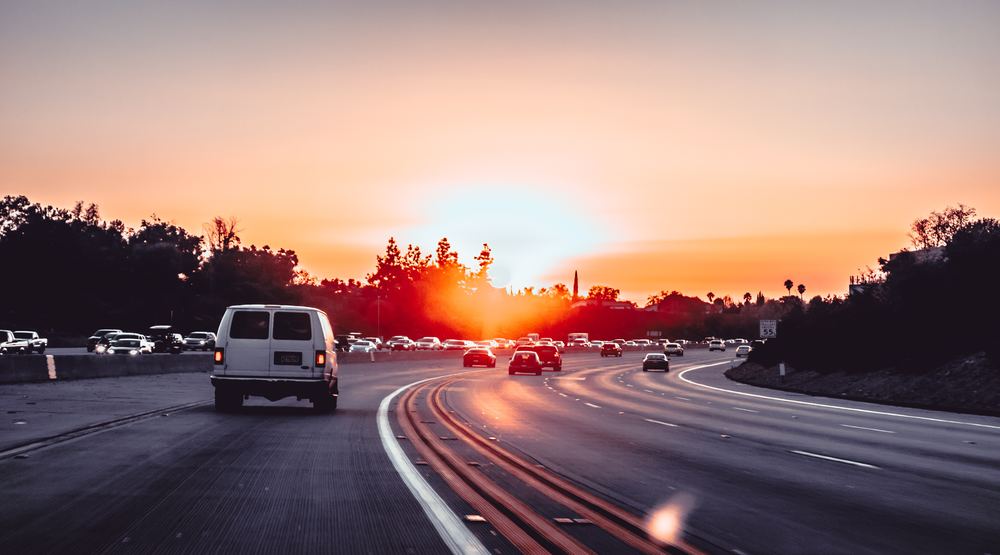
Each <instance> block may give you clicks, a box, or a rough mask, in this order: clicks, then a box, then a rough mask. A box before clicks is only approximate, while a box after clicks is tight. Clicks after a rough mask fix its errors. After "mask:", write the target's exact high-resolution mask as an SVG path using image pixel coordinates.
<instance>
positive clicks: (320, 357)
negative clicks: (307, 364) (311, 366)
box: [316, 351, 326, 368]
mask: <svg viewBox="0 0 1000 555" xmlns="http://www.w3.org/2000/svg"><path fill="white" fill-rule="evenodd" d="M321 366H326V351H316V367H317V368H319V367H321Z"/></svg>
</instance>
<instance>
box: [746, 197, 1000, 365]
mask: <svg viewBox="0 0 1000 555" xmlns="http://www.w3.org/2000/svg"><path fill="white" fill-rule="evenodd" d="M974 216H975V210H974V209H971V208H969V207H966V206H962V205H959V207H958V208H948V209H945V210H944V211H942V212H932V213H931V215H930V216H929V217H927V218H921V219H918V220H916V221H915V222H914V223H913V225H912V227H911V231H912V234H911V239H912V240H913V244H914V247H916V249H917V250H914V251H903V252H901V253H898V254H896V255H894V256H891V257H890V258H889V259H880V260H879V263H880V271H879V272H876V273H873V275H875V276H878V278H877V279H872V278H870V277H869V278H868V279H864V280H859V282H858V287H857V288H855V290H854V292H853V294H851V295H850V296H848V297H847V298H846V299H839V298H836V299H825V300H824V299H818V298H814V299H812V300H811V301H809V303H808V304H807V305H802V306H801V307H795V308H794V309H793V310H790V311H789V312H788V313H787V314H786V315H785V316H784V318H782V321H781V324H780V326H779V334H778V335H779V337H778V339H776V340H774V341H769V342H768V343H767V345H765V346H764V347H762V348H760V349H757V350H755V351H754V352H753V353H751V356H750V359H751V361H756V362H760V363H762V364H765V365H773V364H775V363H777V362H779V361H785V362H787V363H789V364H791V365H792V366H795V367H799V368H808V369H810V370H817V371H836V370H844V371H852V370H853V371H866V370H874V369H881V368H893V369H896V370H899V371H914V372H920V371H924V370H929V369H932V368H934V367H936V366H939V365H941V364H943V363H946V362H948V361H950V360H953V359H955V358H957V357H961V356H966V355H970V354H974V353H977V352H982V351H985V352H986V354H987V356H988V357H989V360H990V361H991V363H992V365H993V366H995V367H1000V319H998V315H1000V297H998V295H997V286H998V284H1000V224H998V222H997V221H996V220H994V219H990V218H984V219H978V220H975V219H973V218H974Z"/></svg>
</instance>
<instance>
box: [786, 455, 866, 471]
mask: <svg viewBox="0 0 1000 555" xmlns="http://www.w3.org/2000/svg"><path fill="white" fill-rule="evenodd" d="M789 453H795V454H796V455H805V456H806V457H813V458H816V459H823V460H826V461H833V462H839V463H843V464H849V465H853V466H860V467H861V468H871V469H874V470H879V467H877V466H875V465H873V464H867V463H863V462H858V461H851V460H847V459H838V458H837V457H828V456H826V455H820V454H819V453H810V452H809V451H789Z"/></svg>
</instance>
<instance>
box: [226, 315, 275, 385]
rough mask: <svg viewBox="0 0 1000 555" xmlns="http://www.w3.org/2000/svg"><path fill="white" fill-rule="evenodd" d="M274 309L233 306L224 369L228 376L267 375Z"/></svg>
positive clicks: (269, 367) (269, 366)
mask: <svg viewBox="0 0 1000 555" xmlns="http://www.w3.org/2000/svg"><path fill="white" fill-rule="evenodd" d="M270 337H271V313H270V312H268V311H266V310H234V311H233V314H232V318H230V321H229V340H228V343H227V344H226V345H225V349H226V351H225V353H226V366H225V373H226V375H229V376H254V377H263V376H267V374H268V372H270V369H271V365H270V362H269V360H268V359H269V358H270V355H271V340H270Z"/></svg>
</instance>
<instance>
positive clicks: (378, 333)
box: [375, 295, 382, 339]
mask: <svg viewBox="0 0 1000 555" xmlns="http://www.w3.org/2000/svg"><path fill="white" fill-rule="evenodd" d="M375 322H376V324H375V326H376V327H375V337H378V338H379V339H382V297H381V296H380V295H376V296H375Z"/></svg>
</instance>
